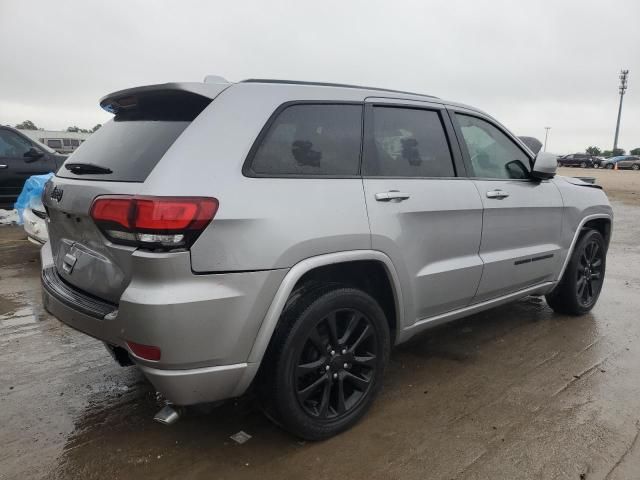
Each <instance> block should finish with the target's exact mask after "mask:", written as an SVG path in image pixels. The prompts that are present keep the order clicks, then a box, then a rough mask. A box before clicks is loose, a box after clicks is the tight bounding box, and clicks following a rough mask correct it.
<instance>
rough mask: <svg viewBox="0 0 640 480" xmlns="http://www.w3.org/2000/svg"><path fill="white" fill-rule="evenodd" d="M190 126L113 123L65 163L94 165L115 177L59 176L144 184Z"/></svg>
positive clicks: (65, 172)
mask: <svg viewBox="0 0 640 480" xmlns="http://www.w3.org/2000/svg"><path fill="white" fill-rule="evenodd" d="M189 123H190V122H188V121H151V120H131V121H129V120H124V121H121V120H117V119H116V120H111V121H109V122H108V123H106V124H105V125H104V126H103V127H102V128H100V129H99V130H98V131H96V132H95V133H93V134H92V135H91V137H90V138H89V140H88V141H86V142H83V143H82V145H81V146H80V147H79V148H78V149H77V150H75V152H74V153H73V155H71V156H70V157H69V159H68V160H67V162H65V163H90V164H92V165H97V166H100V167H105V168H108V169H110V170H111V171H112V173H109V174H85V175H76V174H74V173H71V172H70V171H69V170H67V169H66V168H64V167H62V168H61V169H60V170H58V173H57V175H58V176H59V177H65V178H81V179H83V180H103V181H118V182H143V181H144V180H145V179H146V178H147V176H148V175H149V173H151V170H153V168H154V167H155V166H156V164H157V163H158V161H159V160H160V158H162V156H163V155H164V154H165V152H166V151H167V150H168V149H169V147H170V146H171V145H172V144H173V142H175V140H176V139H177V138H178V137H179V136H180V134H181V133H182V132H183V131H184V129H185V128H187V126H188V125H189Z"/></svg>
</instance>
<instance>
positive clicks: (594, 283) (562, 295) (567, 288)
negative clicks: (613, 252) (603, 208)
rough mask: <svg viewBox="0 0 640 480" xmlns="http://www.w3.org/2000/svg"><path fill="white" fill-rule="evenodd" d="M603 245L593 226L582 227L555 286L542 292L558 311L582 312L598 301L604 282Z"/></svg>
mask: <svg viewBox="0 0 640 480" xmlns="http://www.w3.org/2000/svg"><path fill="white" fill-rule="evenodd" d="M606 250H607V247H606V243H605V240H604V238H603V237H602V234H601V233H600V232H599V231H597V230H585V231H584V232H583V233H582V234H581V236H580V238H579V239H578V242H577V244H576V246H575V248H574V250H573V252H572V253H571V257H570V258H569V263H568V264H567V267H566V269H565V271H564V273H563V275H562V278H561V279H560V281H559V282H558V284H557V285H556V287H555V288H554V289H553V290H552V291H551V292H550V293H548V294H547V295H546V299H547V303H548V304H549V306H550V307H551V308H552V309H553V310H554V311H556V312H558V313H565V314H569V315H584V314H585V313H587V312H589V311H590V310H591V309H592V308H593V307H594V306H595V304H596V302H597V301H598V297H599V296H600V291H601V290H602V285H603V283H604V276H605V269H606V263H607V251H606Z"/></svg>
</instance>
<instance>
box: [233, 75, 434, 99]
mask: <svg viewBox="0 0 640 480" xmlns="http://www.w3.org/2000/svg"><path fill="white" fill-rule="evenodd" d="M240 83H281V84H290V85H311V86H318V87H340V88H360V89H363V90H375V91H379V92H391V93H402V94H404V95H417V96H419V97H428V98H438V97H435V96H433V95H426V94H424V93H415V92H405V91H403V90H391V89H389V88H378V87H363V86H361V85H348V84H344V83H327V82H304V81H301V80H278V79H273V78H248V79H246V80H241V81H240Z"/></svg>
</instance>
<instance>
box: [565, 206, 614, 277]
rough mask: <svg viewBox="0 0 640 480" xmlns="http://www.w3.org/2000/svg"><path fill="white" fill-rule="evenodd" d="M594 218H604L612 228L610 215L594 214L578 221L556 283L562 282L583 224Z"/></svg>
mask: <svg viewBox="0 0 640 480" xmlns="http://www.w3.org/2000/svg"><path fill="white" fill-rule="evenodd" d="M596 218H606V219H607V220H609V222H610V223H611V226H612V228H613V217H611V215H608V214H606V213H595V214H593V215H587V216H586V217H584V218H583V219H582V220H580V223H579V224H578V228H576V231H575V233H574V234H573V240H571V245H570V246H569V250H568V251H567V256H566V257H565V259H564V263H563V264H562V269H561V270H560V274H559V275H558V278H557V279H556V282H559V281H560V280H562V276H563V275H564V271H565V270H566V269H567V265H569V260H570V259H571V255H573V250H574V249H575V247H576V244H577V243H578V237H580V232H582V230H583V229H584V225H585V223H587V222H588V221H590V220H595V219H596Z"/></svg>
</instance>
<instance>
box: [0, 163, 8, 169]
mask: <svg viewBox="0 0 640 480" xmlns="http://www.w3.org/2000/svg"><path fill="white" fill-rule="evenodd" d="M0 168H9V165H5V164H4V163H3V164H2V165H0Z"/></svg>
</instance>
